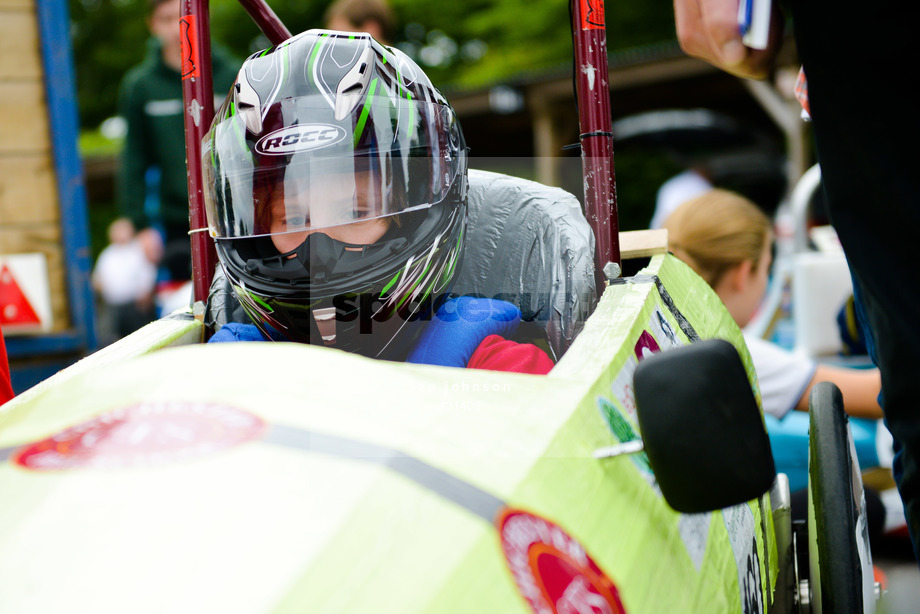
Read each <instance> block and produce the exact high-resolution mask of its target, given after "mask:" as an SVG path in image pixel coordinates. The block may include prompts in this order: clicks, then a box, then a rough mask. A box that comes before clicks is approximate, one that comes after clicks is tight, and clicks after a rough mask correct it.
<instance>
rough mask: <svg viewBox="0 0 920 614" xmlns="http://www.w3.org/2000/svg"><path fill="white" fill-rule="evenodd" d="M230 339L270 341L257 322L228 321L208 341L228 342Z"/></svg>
mask: <svg viewBox="0 0 920 614" xmlns="http://www.w3.org/2000/svg"><path fill="white" fill-rule="evenodd" d="M228 341H268V339H266V338H265V337H264V336H263V335H262V333H261V331H259V329H258V328H257V327H256V325H255V324H240V323H238V322H228V323H227V324H224V325H223V326H222V327H221V328H220V330H218V331H217V332H216V333H214V334H213V335H212V336H211V338H210V339H208V343H226V342H228Z"/></svg>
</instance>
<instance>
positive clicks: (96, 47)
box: [70, 0, 147, 126]
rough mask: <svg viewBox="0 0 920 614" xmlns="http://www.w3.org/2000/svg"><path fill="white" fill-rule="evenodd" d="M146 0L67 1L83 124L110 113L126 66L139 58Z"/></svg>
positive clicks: (94, 122) (95, 123) (96, 121)
mask: <svg viewBox="0 0 920 614" xmlns="http://www.w3.org/2000/svg"><path fill="white" fill-rule="evenodd" d="M145 7H146V4H145V0H70V19H71V28H70V32H71V40H72V43H73V53H74V64H75V68H76V75H77V100H78V103H79V110H80V120H81V123H82V124H83V125H84V126H98V125H99V123H100V122H102V121H103V120H104V119H105V118H107V117H110V116H112V115H113V114H114V113H115V104H116V99H117V95H118V85H119V83H120V82H121V77H122V76H123V75H124V73H125V71H127V70H128V68H130V67H131V66H133V65H134V64H137V63H138V62H140V61H141V59H142V58H143V57H144V53H145V45H144V41H145V40H146V39H147V25H146V22H145V18H144V16H145V10H146V9H145Z"/></svg>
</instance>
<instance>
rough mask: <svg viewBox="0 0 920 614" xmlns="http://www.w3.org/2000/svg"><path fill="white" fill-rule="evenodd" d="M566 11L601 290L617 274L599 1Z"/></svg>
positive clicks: (576, 3) (577, 3) (586, 0)
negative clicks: (569, 20) (570, 33)
mask: <svg viewBox="0 0 920 614" xmlns="http://www.w3.org/2000/svg"><path fill="white" fill-rule="evenodd" d="M571 6H572V36H573V39H574V46H575V95H576V99H577V101H578V123H579V132H580V135H579V141H580V142H581V163H582V172H583V175H584V185H585V217H587V218H588V223H589V224H591V228H592V229H593V230H594V238H595V244H596V248H595V274H596V276H597V281H598V287H600V286H601V285H603V284H604V283H605V282H606V281H609V280H611V279H615V278H617V277H619V276H620V273H621V265H620V240H619V221H618V219H617V201H616V177H615V175H614V167H613V120H612V119H611V116H610V89H609V86H608V77H609V73H608V72H607V30H606V23H605V21H604V0H571Z"/></svg>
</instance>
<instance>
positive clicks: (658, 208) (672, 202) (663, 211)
mask: <svg viewBox="0 0 920 614" xmlns="http://www.w3.org/2000/svg"><path fill="white" fill-rule="evenodd" d="M712 188H713V185H712V179H711V178H710V177H709V174H708V172H707V171H706V170H705V169H704V168H703V167H702V166H697V167H691V168H688V169H687V170H685V171H683V172H681V173H678V174H677V175H674V176H673V177H671V178H670V179H668V180H667V181H665V182H664V183H662V184H661V187H660V188H658V193H657V194H656V197H655V213H654V214H653V215H652V221H651V223H650V224H649V228H661V227H662V226H663V225H664V222H665V220H666V219H668V216H669V215H671V214H672V213H673V212H674V210H675V209H677V208H678V207H679V206H681V205H682V204H684V203H685V202H687V201H688V200H690V199H691V198H693V197H695V196H699V195H700V194H704V193H706V192H708V191H709V190H711V189H712Z"/></svg>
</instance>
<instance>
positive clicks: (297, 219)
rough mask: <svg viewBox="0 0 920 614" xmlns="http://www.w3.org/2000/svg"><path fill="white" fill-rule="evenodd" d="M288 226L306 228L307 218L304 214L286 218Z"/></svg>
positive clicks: (286, 225) (285, 222) (285, 223)
mask: <svg viewBox="0 0 920 614" xmlns="http://www.w3.org/2000/svg"><path fill="white" fill-rule="evenodd" d="M284 225H285V227H286V228H306V227H307V218H306V217H305V216H303V215H292V216H288V217H286V218H285V219H284Z"/></svg>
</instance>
